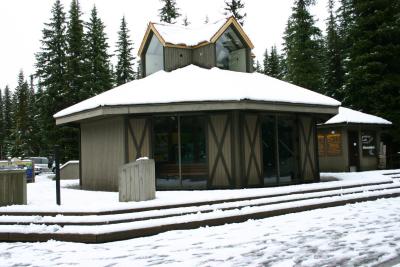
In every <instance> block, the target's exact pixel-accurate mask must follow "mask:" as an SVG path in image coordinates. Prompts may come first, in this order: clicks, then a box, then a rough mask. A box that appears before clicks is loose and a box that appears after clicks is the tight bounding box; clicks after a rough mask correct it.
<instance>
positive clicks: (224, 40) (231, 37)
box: [216, 27, 246, 72]
mask: <svg viewBox="0 0 400 267" xmlns="http://www.w3.org/2000/svg"><path fill="white" fill-rule="evenodd" d="M216 57H217V67H218V68H220V69H225V70H233V71H240V72H246V46H245V45H244V43H243V42H242V40H241V39H240V38H239V36H238V34H237V33H236V32H235V30H234V29H233V28H232V27H229V28H228V29H227V30H226V31H225V32H224V33H223V34H222V35H221V37H220V38H219V39H218V40H217V42H216Z"/></svg>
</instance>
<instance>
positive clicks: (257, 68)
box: [253, 60, 264, 73]
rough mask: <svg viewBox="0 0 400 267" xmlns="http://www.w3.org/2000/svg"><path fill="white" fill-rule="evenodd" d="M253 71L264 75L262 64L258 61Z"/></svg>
mask: <svg viewBox="0 0 400 267" xmlns="http://www.w3.org/2000/svg"><path fill="white" fill-rule="evenodd" d="M253 70H254V71H255V72H258V73H264V72H263V69H262V67H261V64H260V61H258V60H257V61H256V62H255V64H254V65H253Z"/></svg>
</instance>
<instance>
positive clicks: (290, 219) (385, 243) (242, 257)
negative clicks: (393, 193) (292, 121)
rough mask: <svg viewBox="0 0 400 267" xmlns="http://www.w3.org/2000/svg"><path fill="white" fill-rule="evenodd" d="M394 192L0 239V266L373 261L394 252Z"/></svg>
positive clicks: (398, 250)
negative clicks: (235, 218) (181, 226)
mask: <svg viewBox="0 0 400 267" xmlns="http://www.w3.org/2000/svg"><path fill="white" fill-rule="evenodd" d="M399 229H400V198H393V199H382V200H377V201H371V202H364V203H359V204H352V205H346V206H341V207H336V208H328V209H321V210H313V211H308V212H302V213H297V214H289V215H284V216H279V217H273V218H268V219H263V220H250V221H247V222H244V223H239V224H229V225H224V226H217V227H206V228H199V229H195V230H185V231H171V232H167V233H163V234H159V235H156V236H152V237H145V238H137V239H132V240H127V241H120V242H112V243H106V244H96V245H89V244H80V243H68V242H57V241H49V242H46V243H0V265H1V266H56V265H57V266H69V265H78V266H150V265H152V266H154V265H163V266H318V267H319V266H374V265H376V264H379V263H382V262H384V261H386V260H389V259H391V258H395V257H399V256H400V230H399Z"/></svg>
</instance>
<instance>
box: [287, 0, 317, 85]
mask: <svg viewBox="0 0 400 267" xmlns="http://www.w3.org/2000/svg"><path fill="white" fill-rule="evenodd" d="M311 4H313V1H312V0H296V1H295V3H294V7H293V8H292V15H291V16H290V18H289V20H288V23H287V26H286V30H285V35H284V41H285V42H284V51H285V57H286V66H287V74H286V80H288V81H289V82H291V83H293V84H296V85H298V86H302V87H305V88H308V89H311V90H314V91H322V86H323V79H322V73H323V72H322V71H321V70H322V67H323V60H322V53H323V50H322V49H323V41H322V35H321V31H320V29H318V27H316V26H315V25H314V24H315V21H314V18H313V16H312V15H311V14H310V12H309V10H308V8H309V6H310V5H311Z"/></svg>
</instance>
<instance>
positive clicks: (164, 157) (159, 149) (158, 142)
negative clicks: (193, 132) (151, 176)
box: [154, 117, 180, 189]
mask: <svg viewBox="0 0 400 267" xmlns="http://www.w3.org/2000/svg"><path fill="white" fill-rule="evenodd" d="M178 157H179V155H178V120H177V117H158V118H155V119H154V160H155V162H156V179H157V181H156V184H157V188H160V189H163V188H165V189H170V188H177V187H180V179H179V165H178V160H179V158H178Z"/></svg>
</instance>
